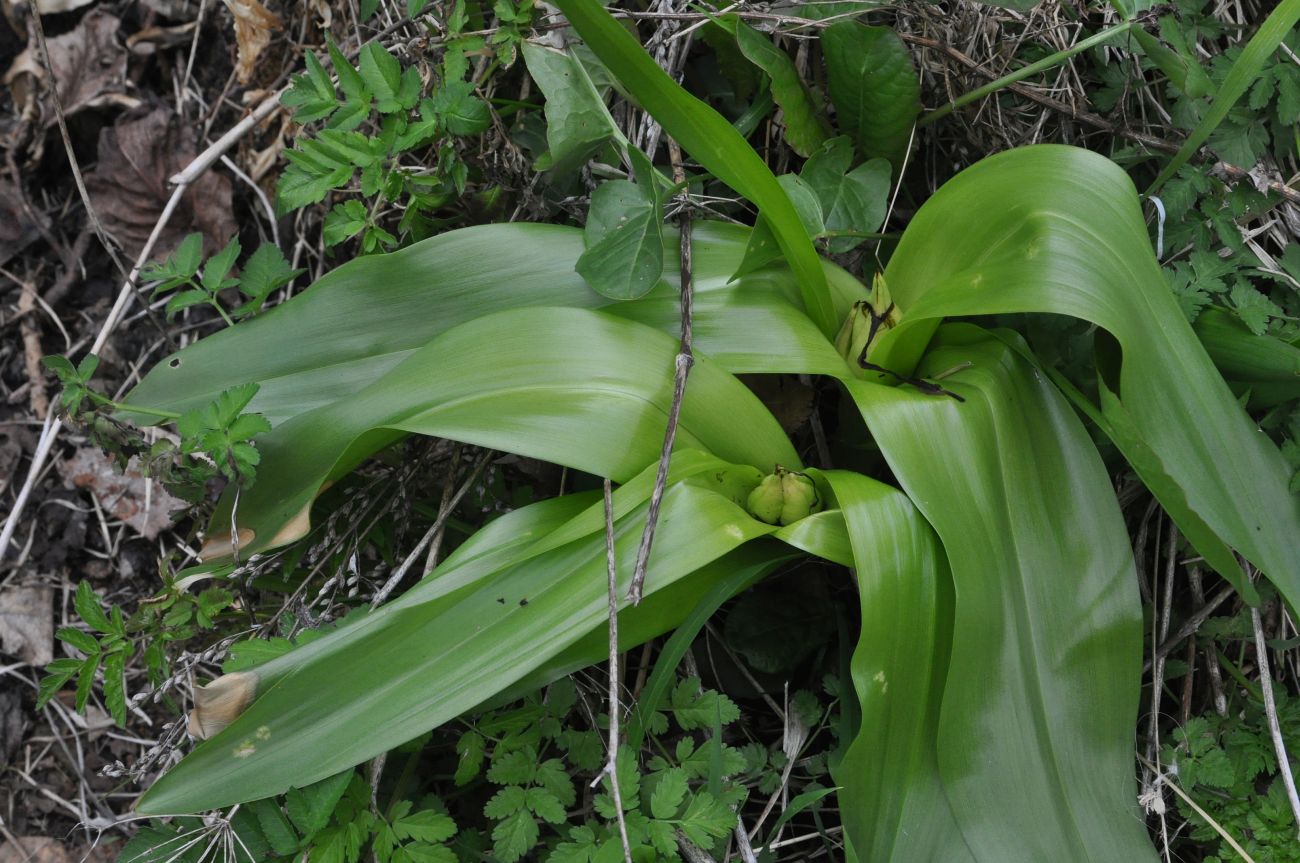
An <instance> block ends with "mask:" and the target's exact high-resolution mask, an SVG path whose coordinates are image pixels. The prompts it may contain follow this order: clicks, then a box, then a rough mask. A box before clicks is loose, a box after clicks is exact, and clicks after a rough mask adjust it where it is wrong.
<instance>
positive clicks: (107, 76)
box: [3, 9, 139, 128]
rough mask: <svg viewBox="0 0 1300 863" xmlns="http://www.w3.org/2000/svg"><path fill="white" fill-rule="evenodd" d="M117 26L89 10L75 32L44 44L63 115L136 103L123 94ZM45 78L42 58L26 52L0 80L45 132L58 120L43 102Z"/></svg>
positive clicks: (102, 14) (106, 16)
mask: <svg viewBox="0 0 1300 863" xmlns="http://www.w3.org/2000/svg"><path fill="white" fill-rule="evenodd" d="M121 23H122V22H121V21H120V20H119V19H118V18H117V17H116V16H115V15H112V14H110V13H108V12H106V11H104V10H103V9H92V10H91V11H90V12H89V13H87V14H86V16H85V17H84V18H82V19H81V21H80V22H79V23H78V24H77V26H76V27H75V28H74V29H72V30H71V31H69V32H67V33H64V34H63V35H61V36H55V37H53V38H51V39H48V40H46V47H47V48H48V50H49V52H50V67H51V69H53V71H54V80H55V85H56V86H57V88H58V94H59V102H60V104H62V106H63V113H64V116H71V115H72V114H75V113H77V112H78V111H81V110H84V109H86V108H98V107H103V106H105V105H120V106H124V107H128V108H129V107H134V106H135V105H138V104H139V100H138V99H136V98H135V97H133V96H130V95H128V94H127V93H126V49H125V48H123V47H122V43H121V42H120V41H118V38H117V31H118V28H119V26H120V25H121ZM47 77H48V75H47V73H46V70H45V65H44V64H43V63H42V62H41V58H40V56H39V55H38V54H37V53H36V51H34V50H33V49H32V48H30V47H29V48H28V49H27V50H25V51H23V52H22V53H21V54H19V55H18V56H17V57H16V58H14V61H13V63H12V64H10V66H9V69H8V71H7V72H5V76H4V78H3V83H4V84H6V85H7V86H8V87H9V88H10V90H11V91H12V93H13V97H14V104H16V105H21V106H28V105H31V106H34V108H35V111H36V113H38V114H39V116H40V118H41V120H40V122H41V125H42V126H43V127H44V128H48V127H50V126H53V125H54V123H55V122H56V119H57V118H56V115H55V112H54V108H53V105H52V104H49V103H47V102H46V101H45V100H43V99H42V98H41V96H42V94H43V93H44V92H45V90H46V87H47V85H48V82H47V80H46V79H47Z"/></svg>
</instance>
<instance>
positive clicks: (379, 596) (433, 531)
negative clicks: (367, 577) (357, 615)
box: [370, 450, 492, 608]
mask: <svg viewBox="0 0 1300 863" xmlns="http://www.w3.org/2000/svg"><path fill="white" fill-rule="evenodd" d="M491 460H492V451H491V450H489V451H488V452H485V453H484V454H483V457H482V458H481V459H479V460H478V464H476V465H475V466H474V470H473V471H471V472H470V475H469V476H468V477H467V478H466V479H465V482H463V483H462V484H461V486H460V488H459V489H457V490H456V495H455V497H453V498H452V499H451V503H450V504H449V505H448V506H447V508H446V509H444V510H442V511H441V512H439V513H438V517H437V518H436V519H434V522H433V524H431V525H429V529H428V530H426V531H425V532H424V536H423V537H421V538H420V541H419V542H418V543H417V544H416V546H415V548H413V549H411V553H410V554H408V555H407V556H406V560H403V561H402V565H401V566H399V567H398V568H397V571H396V572H394V573H393V574H392V575H390V576H389V577H388V581H385V582H384V586H383V587H381V588H379V592H378V593H376V594H375V598H374V599H372V600H370V607H371V608H375V607H376V606H378V605H379V604H380V603H382V602H383V601H384V600H385V599H388V597H389V596H391V595H392V593H393V591H394V590H396V589H397V586H398V585H399V584H401V583H402V579H404V578H406V574H407V573H408V572H410V571H411V567H413V566H415V561H416V558H418V557H419V556H420V553H421V552H423V551H424V549H425V547H426V546H427V545H429V543H431V542H433V538H434V537H435V536H437V535H438V532H439V531H441V530H442V528H443V526H444V525H445V524H446V523H447V519H448V518H450V517H451V513H452V511H453V510H454V509H455V508H456V504H458V503H460V499H461V498H463V497H464V496H465V495H466V493H468V492H469V490H470V489H471V488H473V487H474V483H476V482H478V478H479V474H481V473H483V468H485V467H487V463H488V462H489V461H491Z"/></svg>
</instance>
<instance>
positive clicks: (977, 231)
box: [874, 145, 1300, 606]
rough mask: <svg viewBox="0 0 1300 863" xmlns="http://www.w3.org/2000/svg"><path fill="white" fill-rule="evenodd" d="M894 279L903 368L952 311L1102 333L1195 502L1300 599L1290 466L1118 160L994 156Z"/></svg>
mask: <svg viewBox="0 0 1300 863" xmlns="http://www.w3.org/2000/svg"><path fill="white" fill-rule="evenodd" d="M885 278H886V281H887V283H888V285H889V289H890V291H891V292H892V294H893V297H894V300H895V301H896V302H897V303H898V305H899V307H900V308H901V309H902V311H903V321H902V323H901V324H900V325H899V326H898V327H896V328H894V329H893V330H890V331H889V332H888V333H886V334H885V335H884V336H883V337H881V341H882V343H881V344H880V345H879V348H878V350H879V352H878V353H875V354H874V356H875V358H876V361H877V362H879V364H880V365H883V366H885V367H886V368H889V369H891V370H893V371H895V372H898V373H900V374H907V373H908V372H909V371H910V369H911V368H912V366H913V365H914V364H915V362H916V358H917V357H918V356H919V355H920V352H921V350H923V348H924V344H925V342H926V341H927V340H928V338H929V336H930V334H931V333H932V332H933V331H934V328H935V327H936V326H937V324H938V322H939V321H940V320H941V319H942V318H943V317H945V316H962V315H986V314H1005V313H1014V312H1051V313H1055V314H1065V315H1071V316H1073V317H1077V318H1082V319H1084V320H1087V321H1092V322H1093V323H1095V324H1097V325H1098V326H1100V327H1102V328H1103V329H1105V330H1108V331H1109V332H1110V333H1111V335H1113V336H1114V337H1115V339H1116V340H1117V341H1118V342H1119V344H1120V347H1121V349H1122V352H1123V359H1122V367H1121V369H1120V372H1119V374H1118V375H1117V377H1116V383H1117V387H1118V388H1117V389H1116V390H1115V394H1116V395H1117V396H1118V398H1119V401H1120V403H1122V405H1123V406H1124V408H1125V410H1126V411H1127V414H1128V415H1129V416H1131V417H1132V420H1133V425H1134V427H1135V430H1136V433H1137V434H1139V435H1141V438H1142V441H1143V443H1144V444H1145V446H1147V447H1149V448H1150V450H1151V452H1152V453H1154V454H1155V456H1156V457H1158V459H1159V461H1160V463H1161V464H1163V466H1164V471H1166V472H1167V474H1168V476H1169V477H1170V479H1171V480H1172V481H1173V482H1174V483H1176V484H1177V485H1178V486H1179V487H1180V488H1181V489H1182V493H1183V496H1184V497H1185V499H1186V505H1187V506H1188V507H1190V508H1191V510H1193V511H1194V512H1195V513H1196V515H1197V516H1198V517H1199V519H1200V520H1201V521H1203V522H1204V523H1205V524H1207V525H1209V527H1210V528H1211V529H1212V530H1213V531H1214V533H1215V534H1217V536H1218V537H1219V538H1220V539H1221V540H1222V541H1223V542H1226V543H1227V544H1228V545H1229V546H1231V547H1232V548H1234V549H1235V550H1236V551H1237V552H1239V553H1240V554H1242V555H1243V556H1245V557H1246V558H1247V559H1248V560H1249V561H1250V562H1251V563H1253V564H1255V566H1256V567H1257V568H1258V569H1259V570H1260V571H1262V572H1263V573H1265V574H1266V575H1267V576H1268V577H1269V579H1270V580H1271V581H1272V582H1273V583H1274V584H1275V585H1276V586H1277V587H1278V589H1279V590H1280V591H1281V592H1282V594H1283V596H1284V597H1286V599H1287V601H1288V602H1289V603H1291V604H1292V605H1293V606H1295V605H1297V604H1300V544H1297V543H1296V542H1295V537H1296V536H1300V499H1297V498H1296V497H1295V496H1293V495H1292V494H1291V493H1290V492H1289V491H1288V489H1287V478H1288V477H1289V475H1290V472H1289V471H1288V469H1287V465H1286V463H1285V460H1284V459H1283V458H1282V456H1281V454H1280V453H1279V452H1278V451H1277V448H1276V447H1275V446H1273V444H1272V443H1270V442H1269V440H1268V438H1267V437H1266V436H1265V435H1263V434H1261V433H1260V432H1259V430H1258V429H1257V428H1256V427H1255V425H1254V423H1253V422H1251V420H1250V418H1249V417H1248V416H1247V415H1246V413H1245V411H1243V410H1242V409H1241V407H1240V406H1239V405H1238V404H1237V402H1236V399H1235V398H1234V396H1233V394H1232V391H1231V390H1230V389H1229V388H1228V386H1227V385H1226V384H1225V383H1224V382H1223V378H1222V377H1220V375H1219V373H1218V371H1217V370H1216V369H1215V368H1214V364H1213V363H1212V362H1211V361H1210V358H1209V357H1208V356H1206V353H1205V350H1204V348H1202V347H1201V344H1200V341H1199V340H1198V339H1197V337H1196V334H1195V333H1194V332H1193V331H1192V329H1191V327H1190V326H1189V325H1188V324H1187V322H1186V320H1185V318H1184V317H1183V313H1182V311H1181V310H1180V309H1179V307H1178V303H1177V301H1176V300H1175V298H1174V297H1173V295H1172V293H1171V292H1170V291H1169V289H1168V287H1167V285H1166V283H1165V278H1164V275H1163V274H1162V272H1161V270H1160V267H1159V264H1158V263H1157V262H1156V260H1155V256H1154V255H1153V254H1152V251H1151V244H1150V240H1149V239H1148V236H1147V232H1146V225H1145V222H1144V220H1143V217H1142V211H1141V207H1140V206H1139V203H1138V197H1137V194H1136V191H1135V190H1134V188H1133V185H1132V183H1131V182H1130V181H1129V179H1128V177H1127V176H1126V175H1125V173H1124V172H1123V171H1122V170H1121V169H1120V168H1118V167H1117V166H1116V165H1114V164H1113V163H1112V162H1110V161H1108V160H1107V159H1105V158H1103V157H1101V156H1098V155H1096V154H1094V153H1090V152H1087V151H1085V150H1079V149H1075V148H1072V147H1061V146H1052V145H1044V146H1036V147H1027V148H1024V149H1020V150H1013V151H1011V152H1008V153H1002V154H999V155H996V156H992V157H990V158H988V159H985V160H984V161H982V162H980V163H978V164H976V165H975V166H973V167H971V168H969V169H967V170H966V171H964V172H962V173H961V174H959V175H958V176H957V177H955V178H954V179H953V180H951V181H950V182H948V183H947V184H946V185H944V187H943V188H942V189H940V190H939V192H938V193H937V194H935V195H934V197H932V198H931V199H930V200H929V201H927V202H926V203H925V204H924V205H923V206H922V207H921V209H920V210H919V211H918V212H917V214H916V216H915V217H914V218H913V220H912V223H911V224H910V225H909V226H908V228H907V231H906V232H905V233H904V235H903V238H902V240H901V241H900V242H899V245H898V248H897V249H896V250H895V252H894V255H893V257H892V258H891V259H890V262H889V266H888V267H887V268H886V271H885ZM1152 491H1153V493H1155V494H1156V496H1157V497H1158V498H1161V499H1162V500H1166V499H1167V495H1164V494H1162V490H1161V489H1160V488H1153V489H1152ZM1168 508H1169V509H1170V511H1171V512H1172V513H1173V514H1174V516H1175V520H1177V510H1178V508H1179V506H1178V504H1177V502H1176V501H1172V500H1170V501H1169V503H1168ZM1180 527H1183V528H1184V533H1185V534H1186V535H1188V536H1189V537H1194V536H1195V534H1196V529H1195V527H1194V526H1192V525H1182V524H1180ZM1224 575H1232V573H1224Z"/></svg>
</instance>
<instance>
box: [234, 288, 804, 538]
mask: <svg viewBox="0 0 1300 863" xmlns="http://www.w3.org/2000/svg"><path fill="white" fill-rule="evenodd" d="M676 353H677V341H676V340H675V339H673V338H672V337H671V336H669V335H668V334H666V333H662V332H658V331H655V330H652V329H650V328H648V327H645V326H642V325H639V324H636V323H633V322H630V321H626V320H622V319H619V318H615V317H613V316H610V315H607V314H603V313H601V312H595V311H590V310H586V309H554V308H545V309H518V310H515V311H509V312H499V313H497V314H495V315H488V316H485V317H482V318H479V319H478V320H475V321H471V322H469V323H466V324H461V325H460V326H457V327H455V328H453V329H450V330H448V331H446V332H444V333H443V334H442V335H440V336H438V337H437V338H435V339H434V340H433V341H431V342H430V343H429V344H428V345H426V346H425V347H423V348H421V349H420V350H418V351H415V352H414V353H412V354H411V355H410V356H409V357H407V358H406V359H405V360H403V361H402V362H401V363H400V364H399V365H398V366H396V367H395V368H393V369H392V370H391V371H389V372H388V373H386V374H385V375H383V376H382V377H380V378H379V379H377V380H376V381H375V382H374V383H372V384H370V385H369V386H367V387H365V388H363V389H361V390H358V391H357V392H355V393H353V394H352V395H351V396H349V397H348V398H345V399H340V400H339V401H337V402H334V403H332V404H328V405H324V406H323V407H320V408H317V409H315V410H313V411H310V412H307V413H304V414H300V415H298V416H296V417H294V418H293V419H291V420H288V421H286V422H284V423H283V424H281V425H280V426H278V427H277V428H275V429H274V431H272V432H271V433H270V434H267V435H265V436H263V437H262V438H260V439H259V443H258V445H259V450H260V452H261V453H262V467H261V470H260V475H259V481H258V482H257V484H256V485H254V486H252V487H251V488H248V489H244V490H243V491H242V492H241V494H240V496H239V500H238V507H239V508H238V511H237V519H238V526H239V528H240V529H241V531H245V530H247V531H252V532H253V537H252V538H245V539H242V540H241V546H242V551H245V552H250V553H251V552H254V551H257V550H261V549H266V548H273V547H275V546H278V545H282V544H284V543H285V542H289V541H292V540H294V539H297V538H299V537H300V536H302V535H303V534H304V533H305V532H306V530H307V528H308V519H307V515H308V512H309V509H310V505H311V501H312V500H313V499H314V498H315V496H316V494H317V493H318V491H319V489H320V487H321V485H322V484H323V483H324V482H325V481H326V480H328V479H334V478H337V477H339V476H341V475H343V474H345V473H347V472H348V471H350V470H351V469H352V468H354V467H355V466H356V465H357V464H358V463H360V461H362V460H363V459H364V458H366V457H368V456H369V455H371V454H373V453H374V452H376V451H377V450H379V449H380V448H382V447H384V446H387V445H388V444H389V443H391V442H393V441H394V440H396V439H398V438H399V437H401V436H402V435H403V434H405V433H416V434H427V435H436V436H439V437H444V438H450V439H453V440H460V441H464V442H467V443H473V444H476V445H479V446H486V447H491V448H494V449H501V450H505V451H508V452H514V453H518V454H520V455H527V456H530V457H532V458H539V459H544V460H546V461H550V462H554V463H556V464H562V465H566V466H568V467H571V468H575V469H577V470H582V471H586V472H588V473H593V474H596V475H598V476H609V477H612V478H614V479H615V480H618V481H622V480H625V479H627V478H628V477H631V476H633V475H635V474H636V473H637V472H638V471H640V470H641V468H642V467H644V466H645V465H647V464H649V463H651V462H652V461H654V460H655V459H656V458H657V456H658V453H659V449H660V447H661V445H662V440H663V429H664V425H665V423H666V422H667V415H668V409H669V405H670V403H671V401H672V391H673V380H672V373H671V370H672V368H673V358H674V357H675V355H676ZM677 442H678V446H680V447H683V448H695V449H702V450H706V451H710V452H713V453H714V454H716V455H718V456H719V457H721V458H723V459H725V460H727V461H730V462H734V463H736V464H753V465H770V464H778V463H779V464H786V465H793V464H798V456H797V455H796V454H795V452H794V450H793V448H791V446H790V443H789V441H788V440H787V439H786V437H785V434H784V433H783V432H782V431H781V428H780V426H779V425H778V424H777V422H776V420H775V419H773V418H772V415H771V414H770V413H768V411H767V409H766V408H764V407H763V405H762V404H761V403H760V402H759V401H758V399H757V398H756V397H755V396H754V395H753V393H751V392H750V391H749V390H748V389H747V388H746V387H745V386H744V385H743V384H741V383H740V382H739V381H737V380H736V379H735V378H733V377H732V376H731V375H729V374H727V373H726V372H723V371H721V370H720V369H718V368H717V366H716V365H714V364H713V363H712V362H710V361H709V360H708V359H706V358H700V360H698V361H697V363H696V365H695V368H694V370H693V371H692V373H691V386H690V387H689V388H688V389H687V392H686V397H685V401H684V402H683V404H682V412H681V424H680V426H679V429H678V434H677ZM234 503H235V497H234V494H233V491H232V492H231V493H228V494H227V495H226V497H225V498H223V503H222V505H221V507H219V508H218V511H217V513H216V515H215V516H214V517H213V521H212V525H213V530H214V532H215V533H221V532H222V531H223V530H229V528H228V525H230V524H231V514H232V508H233V506H234ZM226 542H227V544H228V542H229V539H228V534H227V540H226ZM223 551H224V553H223ZM229 553H230V551H229V549H228V547H226V548H224V549H223V548H222V547H220V546H217V547H214V548H213V549H211V550H210V551H209V556H210V557H224V556H228V555H229Z"/></svg>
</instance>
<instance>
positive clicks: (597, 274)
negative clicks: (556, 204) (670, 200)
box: [577, 178, 664, 300]
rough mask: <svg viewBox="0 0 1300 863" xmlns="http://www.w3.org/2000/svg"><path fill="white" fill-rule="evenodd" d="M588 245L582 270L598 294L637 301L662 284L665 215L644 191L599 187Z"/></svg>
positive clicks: (622, 184) (621, 183)
mask: <svg viewBox="0 0 1300 863" xmlns="http://www.w3.org/2000/svg"><path fill="white" fill-rule="evenodd" d="M647 181H649V178H647ZM584 240H585V242H586V246H587V249H586V251H585V252H583V253H582V256H581V257H580V258H578V265H577V270H578V274H579V275H580V276H582V277H583V278H584V279H586V280H587V284H589V285H591V287H592V290H594V291H596V293H598V294H601V295H603V296H606V297H609V298H611V299H615V300H635V299H637V298H638V297H642V296H644V295H645V294H647V293H648V292H649V291H650V290H651V289H652V288H653V287H654V286H655V285H656V284H658V283H659V277H660V276H662V275H663V268H664V241H663V215H662V212H661V210H660V208H659V207H658V206H657V205H656V202H655V201H654V200H653V198H652V196H651V195H650V194H648V190H646V189H643V188H642V187H641V186H640V185H638V184H636V183H632V182H630V181H628V180H610V181H609V182H606V183H602V184H601V185H600V186H598V187H597V188H596V191H595V192H594V193H592V196H591V212H590V213H589V214H588V216H587V227H586V230H585V232H584Z"/></svg>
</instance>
